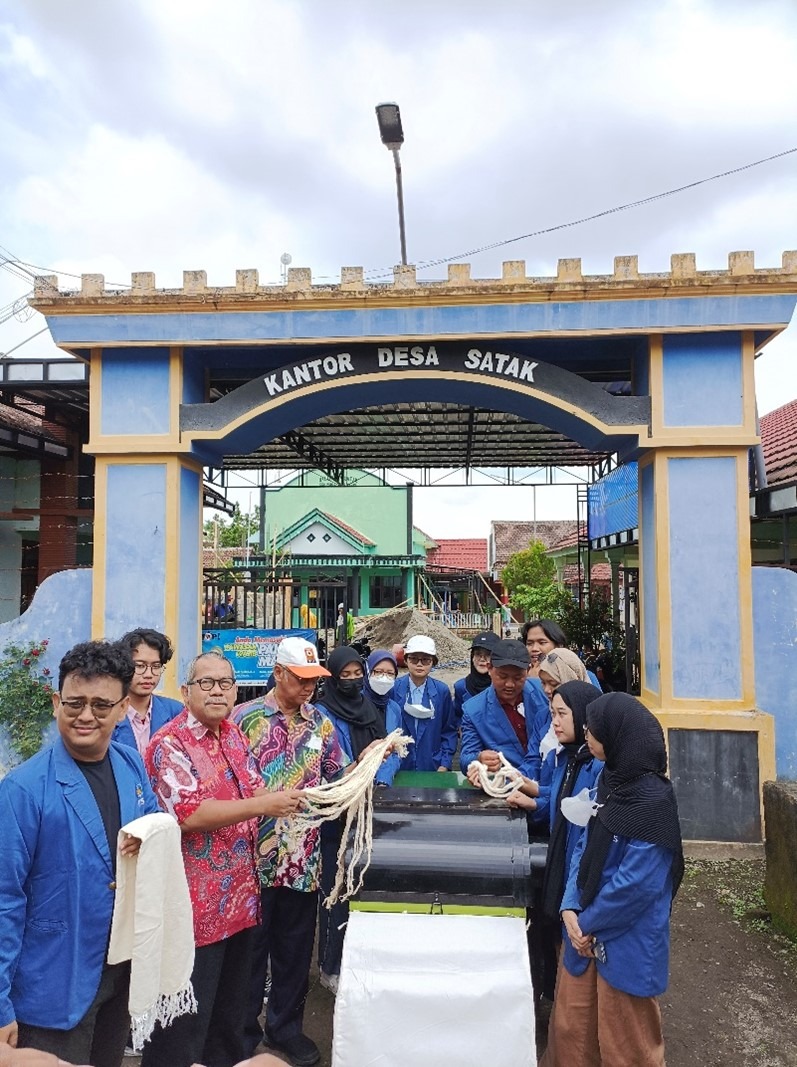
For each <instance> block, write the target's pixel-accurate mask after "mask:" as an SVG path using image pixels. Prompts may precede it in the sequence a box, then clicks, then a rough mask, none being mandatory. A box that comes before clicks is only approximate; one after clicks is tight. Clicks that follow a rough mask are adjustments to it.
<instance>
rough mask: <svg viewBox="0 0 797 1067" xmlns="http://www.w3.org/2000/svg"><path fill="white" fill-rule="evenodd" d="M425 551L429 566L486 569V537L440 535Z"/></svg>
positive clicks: (465, 569) (472, 569)
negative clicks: (433, 546)
mask: <svg viewBox="0 0 797 1067" xmlns="http://www.w3.org/2000/svg"><path fill="white" fill-rule="evenodd" d="M435 543H436V544H437V548H431V549H429V551H428V552H427V553H426V563H427V565H429V566H431V567H456V568H458V569H460V570H464V571H486V570H487V538H486V537H440V538H437V539H436V541H435Z"/></svg>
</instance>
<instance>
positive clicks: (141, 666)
mask: <svg viewBox="0 0 797 1067" xmlns="http://www.w3.org/2000/svg"><path fill="white" fill-rule="evenodd" d="M133 668H134V670H135V672H136V674H146V673H147V671H151V672H152V673H153V674H160V673H161V671H164V670H166V664H165V663H144V662H143V661H142V660H134V661H133Z"/></svg>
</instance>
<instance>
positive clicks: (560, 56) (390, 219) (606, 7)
mask: <svg viewBox="0 0 797 1067" xmlns="http://www.w3.org/2000/svg"><path fill="white" fill-rule="evenodd" d="M3 10H4V14H2V15H0V78H2V86H0V122H1V123H2V130H1V131H0V155H1V156H2V159H0V166H1V167H2V171H1V173H2V196H0V244H1V245H2V246H4V248H6V249H7V250H9V251H10V252H11V253H12V255H13V256H14V257H17V258H19V259H22V260H26V261H28V262H30V263H35V264H37V265H39V266H41V267H43V268H47V272H54V271H63V272H73V273H75V274H80V273H82V272H100V273H103V274H105V276H106V278H107V280H108V282H109V283H113V282H120V283H128V282H129V278H130V272H131V271H134V270H153V271H155V272H156V275H157V283H158V285H162V286H175V285H180V284H181V282H182V271H183V270H184V269H191V270H193V269H205V270H207V273H208V280H209V282H210V283H211V284H217V285H230V284H233V282H234V271H235V269H236V268H242V267H257V268H258V269H259V271H260V277H261V280H262V281H264V282H268V281H273V282H276V281H278V280H279V276H280V255H281V254H282V253H283V252H289V253H290V254H291V256H292V257H293V265H294V266H306V267H311V268H312V270H313V276H314V278H315V279H316V280H320V279H323V278H329V279H333V280H334V279H337V278H338V277H339V271H340V267H341V266H343V265H346V266H348V265H361V266H363V267H365V268H366V270H369V271H375V272H379V271H384V270H388V271H389V270H390V269H391V267H392V265H393V264H394V263H395V262H397V260H398V238H397V225H396V217H395V212H396V209H395V187H394V183H393V171H392V163H391V160H390V157H389V155H388V153H387V152H386V151H385V149H384V148H383V147H382V145H381V144H380V142H379V138H378V133H377V128H376V120H375V117H374V105H375V104H376V103H378V102H379V101H382V100H395V101H397V102H398V103H399V104H400V106H401V114H402V119H403V123H404V130H405V137H406V140H405V145H404V148H403V149H402V161H403V169H404V179H405V201H406V216H407V232H408V253H409V259H410V261H411V262H415V263H418V264H422V263H424V262H427V261H430V260H436V259H443V258H449V257H455V256H460V255H461V254H463V253H467V252H469V251H470V250H472V249H478V248H480V247H482V246H484V245H488V244H491V243H493V242H495V241H499V240H502V239H508V238H512V237H515V236H518V235H521V234H525V233H530V232H532V231H535V230H538V229H541V228H543V227H547V226H551V225H555V224H559V223H566V222H570V221H572V220H575V219H578V218H581V217H584V216H586V215H590V214H593V213H596V212H599V211H601V210H603V209H606V208H610V207H614V206H616V205H621V204H624V203H626V202H629V201H633V200H637V199H640V198H643V197H647V196H651V195H653V194H656V193H659V192H664V191H666V190H669V189H672V188H675V187H677V186H680V185H683V184H686V183H688V182H691V181H694V180H696V179H700V178H704V177H708V176H710V175H713V174H717V173H720V172H723V171H726V170H730V169H733V168H736V167H740V166H742V165H744V164H747V163H751V162H753V161H756V160H759V159H762V158H765V157H767V156H770V155H773V154H776V153H779V152H784V151H786V150H788V149H791V148H794V147H795V146H797V129H796V128H795V127H796V126H797V122H796V121H795V116H796V114H797V109H796V108H795V101H797V3H795V0H756V2H755V3H750V2H749V0H739V2H736V0H650V2H648V0H599V2H595V0H557V2H554V0H526V2H521V0H492V2H491V3H489V4H486V3H483V2H476V0H435V2H431V3H430V2H429V0H401V2H400V3H399V2H395V0H380V2H379V3H366V2H364V0H326V2H322V0H316V2H311V0H283V2H278V0H228V2H227V3H226V4H221V3H218V2H210V0H190V2H188V0H125V2H122V0H115V2H113V0H112V2H109V0H79V2H77V3H74V4H65V3H63V0H25V2H24V3H16V4H6V5H5V6H4V9H3ZM796 168H797V155H794V154H793V155H787V156H784V157H783V158H781V159H779V160H776V161H774V162H770V163H766V164H764V165H762V166H760V167H755V168H752V169H749V170H746V171H745V172H743V173H740V174H736V175H733V176H731V177H728V178H724V179H722V180H720V181H716V182H711V183H708V184H706V185H703V186H701V187H699V188H697V189H694V190H691V191H688V192H685V193H681V194H679V195H677V196H673V197H669V198H666V199H663V200H661V201H659V202H657V203H655V204H651V205H648V206H645V207H642V208H638V209H635V210H631V211H627V212H622V213H618V214H612V215H609V216H608V217H606V218H603V219H600V220H598V221H595V222H591V223H586V224H583V225H579V226H574V227H571V228H567V229H563V230H560V231H558V232H555V233H552V234H548V235H546V236H544V237H538V238H531V239H527V240H523V241H518V242H516V243H513V244H510V245H508V246H506V247H504V248H499V249H495V250H493V251H489V252H484V253H481V254H476V255H468V256H466V257H465V258H466V259H467V260H469V261H470V262H471V263H472V264H473V274H474V276H476V277H494V276H499V275H500V271H501V262H502V261H503V260H504V259H525V260H526V262H527V271H528V273H529V274H536V275H545V274H552V273H555V269H556V261H557V259H559V258H562V257H570V256H580V257H581V258H582V260H583V267H584V271H585V273H611V271H612V265H613V258H614V256H616V255H627V254H634V253H635V254H638V255H639V265H640V270H641V271H665V270H668V269H669V260H670V255H671V254H672V253H673V252H695V253H696V254H697V264H698V269H712V268H724V267H726V265H727V254H728V252H730V251H734V250H737V249H751V250H754V251H755V253H756V264H757V265H758V266H761V267H776V266H779V265H780V262H781V254H782V252H783V251H784V250H786V249H792V248H797V232H795V229H796V227H797V180H796V179H795V172H796ZM445 271H446V268H445V267H444V266H439V267H436V268H430V269H427V270H425V271H424V272H423V273H422V276H423V277H443V276H445ZM64 281H65V282H66V279H64ZM29 288H30V285H29V280H27V281H26V280H25V279H24V278H19V277H17V276H16V275H15V274H12V273H10V272H9V271H7V270H3V271H0V305H7V304H9V303H10V302H11V301H13V300H14V299H16V298H17V297H20V296H22V295H24V294H25V293H26V292H27V291H28V289H29ZM18 318H24V315H19V316H18V317H17V318H12V319H11V320H10V321H9V322H8V323H6V324H5V325H2V326H0V351H5V352H8V351H9V350H10V349H11V348H13V347H14V346H15V345H17V344H19V343H20V342H23V341H25V340H26V339H27V338H29V337H30V336H31V335H32V334H34V333H35V332H36V331H37V330H39V329H41V327H42V326H43V320H42V319H41V318H40V317H39V316H37V315H34V316H32V317H31V318H29V319H28V320H27V321H18ZM795 338H797V324H795V325H794V326H792V327H791V328H790V330H788V331H787V332H786V334H784V335H783V337H782V338H780V339H778V340H777V341H775V342H774V343H773V344H772V345H771V346H770V348H768V349H767V350H766V351H765V353H764V355H763V356H762V357H761V358H760V359H759V361H758V369H757V387H758V402H759V409H760V411H761V413H762V414H763V413H765V412H767V411H769V410H772V409H773V408H775V407H778V406H780V404H782V403H785V402H786V401H788V400H791V399H792V398H794V397H795V396H797V340H796V339H795ZM52 353H53V348H52V345H51V344H50V342H49V340H48V335H47V334H42V335H41V336H39V337H37V338H36V339H34V340H31V341H29V342H28V343H26V344H24V345H22V347H21V348H20V349H18V350H17V353H16V354H18V355H20V356H23V355H24V356H29V357H36V356H45V355H50V354H52ZM485 492H487V493H489V496H487V497H484V496H483V495H480V494H478V493H476V492H475V491H474V492H469V493H468V492H466V491H465V490H456V491H455V490H446V491H445V492H443V491H442V490H436V491H432V490H428V491H427V490H423V491H422V490H419V491H418V492H417V493H416V505H417V512H416V514H417V521H418V523H419V525H421V526H422V527H423V528H424V529H426V530H427V531H428V532H429V533H431V534H432V535H435V534H437V535H438V536H484V535H486V533H487V527H488V522H489V518H491V517H492V518H521V517H530V507H531V505H530V502H529V498H530V496H531V491H530V490H526V489H524V490H497V489H491V490H486V491H485ZM557 496H562V494H561V492H559V493H556V492H547V491H545V490H540V491H538V492H537V494H536V497H537V513H538V517H539V518H543V517H549V516H551V515H552V511H553V512H555V516H554V517H569V516H570V515H571V513H572V510H573V509H574V506H575V505H574V503H571V502H570V496H569V495H566V496H565V497H564V498H563V502H560V503H554V502H553V501H554V498H555V497H557ZM546 497H547V499H548V501H549V502H546Z"/></svg>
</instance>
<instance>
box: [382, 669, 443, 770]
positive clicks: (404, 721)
mask: <svg viewBox="0 0 797 1067" xmlns="http://www.w3.org/2000/svg"><path fill="white" fill-rule="evenodd" d="M409 691H410V676H409V675H408V674H403V675H402V676H401V677H400V678H397V679H396V684H395V685H394V686H393V696H392V698H391V699H392V700H394V701H395V702H396V703H397V704H398V706H399V710H400V711H401V728H402V730H403V731H404V733H405V734H409V735H410V737H412V738H413V739H414V741H415V744H414V745H410V749H409V752H408V753H407V755H406V756H405V757H404V759H403V760H402V761H401V768H400V769H401V770H402V771H436V770H437V769H438V768H439V767H443V768H445V770H447V771H450V770H451V764H452V761H453V759H454V753H455V752H456V750H457V723H456V719H455V717H454V703H453V701H452V700H451V693H450V691H449V688H448V686H447V685H446V684H445V682H440V681H438V680H437V678H427V679H426V689H425V693H424V707H427V708H434V715H433V716H432V718H431V719H416V718H414V717H413V716H412V715H408V714H407V713H406V712H405V711H404V705H405V704H406V703H407V699H408V694H409Z"/></svg>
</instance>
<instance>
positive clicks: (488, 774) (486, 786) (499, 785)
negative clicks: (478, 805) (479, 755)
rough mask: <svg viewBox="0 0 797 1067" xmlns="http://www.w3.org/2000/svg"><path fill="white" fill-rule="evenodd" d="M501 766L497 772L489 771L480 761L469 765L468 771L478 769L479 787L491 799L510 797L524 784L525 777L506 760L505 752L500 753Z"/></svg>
mask: <svg viewBox="0 0 797 1067" xmlns="http://www.w3.org/2000/svg"><path fill="white" fill-rule="evenodd" d="M498 758H499V759H500V760H501V766H500V767H499V768H498V770H497V771H488V770H487V768H486V767H485V765H484V764H483V763H481V762H480V761H479V760H476V759H475V760H473V761H472V762H471V763H469V764H468V771H469V772H470V771H472V770H473V769H474V767H475V768H476V770H477V772H478V775H479V785H480V786H481V787H482V789H483V790H484V792H485V793H486V794H487V795H488V796H490V797H508V796H509V795H510V793H514V792H515V790H516V789H519V788H520V786H521V785H522V784H523V775H522V774H521V773H520V771H518V770H516V769H515V768H514V767H513V766H512V764H511V763H510V762H509V761H508V760H507V759H505V758H504V754H503V752H499V753H498Z"/></svg>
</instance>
